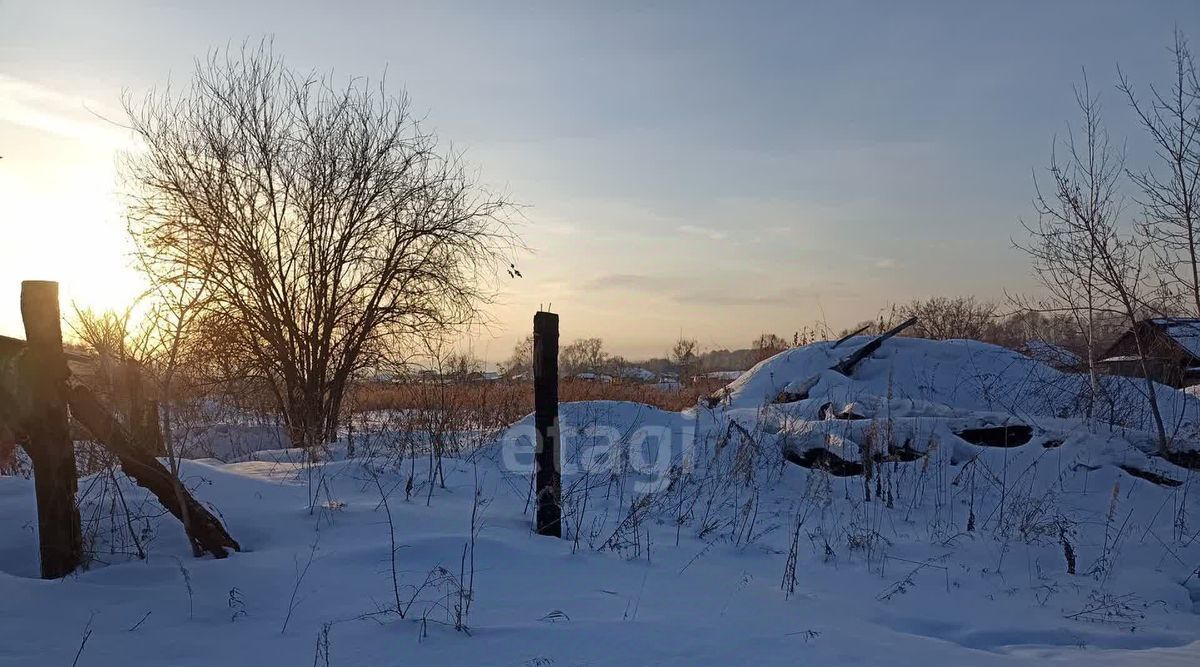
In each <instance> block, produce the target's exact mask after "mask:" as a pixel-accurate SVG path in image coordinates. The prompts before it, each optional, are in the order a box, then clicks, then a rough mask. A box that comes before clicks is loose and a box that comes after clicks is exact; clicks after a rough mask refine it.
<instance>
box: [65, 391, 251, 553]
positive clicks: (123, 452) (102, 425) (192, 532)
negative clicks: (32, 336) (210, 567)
mask: <svg viewBox="0 0 1200 667" xmlns="http://www.w3.org/2000/svg"><path fill="white" fill-rule="evenodd" d="M67 404H68V405H69V406H70V408H71V415H72V416H73V417H75V419H77V420H78V421H79V423H81V424H83V426H84V427H85V428H87V430H88V431H90V432H91V434H92V436H93V437H94V438H96V440H98V441H99V442H100V444H102V445H104V447H105V448H107V449H108V450H109V451H111V452H112V453H113V454H115V455H116V456H117V460H118V461H119V462H120V464H121V470H122V471H123V472H124V473H125V474H126V475H127V476H128V477H129V478H130V479H132V480H133V481H134V482H135V483H137V485H138V486H140V487H142V488H145V489H147V490H148V491H150V492H151V493H153V494H154V496H155V497H156V498H158V502H159V503H161V504H162V506H163V507H164V508H166V509H167V511H169V512H170V513H171V514H173V515H175V518H177V519H179V520H180V521H181V522H182V523H183V525H184V528H185V530H186V531H187V534H188V539H189V540H190V541H191V543H192V549H193V552H194V553H196V554H197V555H199V554H203V553H210V554H212V555H213V556H214V557H216V558H225V557H226V556H228V555H229V550H233V551H241V550H242V548H241V546H240V545H239V544H238V543H237V541H236V540H234V539H233V538H232V537H231V536H230V535H229V533H228V532H227V531H226V530H225V526H223V525H221V522H220V521H219V520H218V519H217V518H216V517H215V516H213V515H212V513H211V512H209V511H208V509H207V508H205V507H204V506H203V505H201V504H200V503H199V502H198V501H197V500H196V499H195V498H194V497H192V495H191V494H190V493H188V491H187V489H185V488H183V485H182V484H181V483H180V482H179V480H177V479H176V478H175V476H174V475H172V474H171V472H170V471H169V470H167V468H166V467H165V466H164V465H163V464H162V463H161V462H159V460H158V459H157V458H155V456H154V455H153V453H151V452H150V451H147V450H146V448H144V447H142V446H141V443H138V442H136V441H135V440H134V438H133V436H131V435H130V434H129V431H127V430H126V429H125V427H124V426H122V425H121V423H120V422H118V421H117V420H116V419H115V418H114V417H113V416H112V412H111V411H110V410H108V409H106V408H105V407H104V405H103V404H102V403H101V402H100V399H98V398H96V395H95V394H93V393H92V391H91V390H90V389H88V388H87V387H85V386H83V385H81V384H76V385H74V386H72V387H70V388H69V389H68V391H67Z"/></svg>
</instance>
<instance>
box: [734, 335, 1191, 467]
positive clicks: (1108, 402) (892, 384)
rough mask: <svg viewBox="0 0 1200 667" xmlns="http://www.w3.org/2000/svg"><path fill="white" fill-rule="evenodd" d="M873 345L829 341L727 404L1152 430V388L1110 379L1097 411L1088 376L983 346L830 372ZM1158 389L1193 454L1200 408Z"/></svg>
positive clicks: (890, 354)
mask: <svg viewBox="0 0 1200 667" xmlns="http://www.w3.org/2000/svg"><path fill="white" fill-rule="evenodd" d="M869 340H870V338H869V337H865V336H860V337H856V338H852V339H850V340H848V341H846V342H845V343H843V344H842V345H840V346H838V347H836V348H835V347H834V343H832V342H821V343H813V344H811V345H806V346H804V347H799V348H794V349H791V350H786V351H784V352H781V353H779V354H777V355H775V356H773V357H771V358H769V359H767V360H765V361H763V362H761V363H759V364H758V365H757V366H755V367H754V368H752V369H750V370H749V371H747V372H746V373H745V374H744V375H743V376H742V377H741V378H739V379H738V380H737V381H735V382H733V383H732V384H731V385H730V386H729V387H728V388H727V390H726V393H725V395H726V398H725V402H726V405H728V406H729V407H733V408H755V407H761V406H763V405H769V404H791V407H792V408H793V411H794V412H795V413H796V414H798V415H803V416H806V417H808V418H810V419H812V418H817V417H818V416H819V415H818V412H819V409H820V407H821V406H823V405H824V404H825V403H827V402H830V403H833V404H834V405H837V406H846V405H850V404H853V405H855V406H856V407H858V408H859V409H861V410H865V411H866V412H869V413H870V414H862V415H861V416H864V417H885V416H888V417H922V416H929V417H951V416H960V417H962V416H968V415H970V414H973V413H988V415H989V416H995V415H999V416H1000V417H998V418H1001V419H1003V418H1004V417H1005V416H1007V417H1009V418H1011V420H1013V421H1021V422H1024V423H1029V424H1037V423H1039V422H1041V421H1044V420H1045V419H1047V418H1049V419H1066V418H1072V417H1077V416H1081V415H1084V414H1087V412H1088V411H1089V407H1090V411H1091V413H1092V414H1093V416H1094V417H1095V418H1096V420H1097V421H1098V422H1100V423H1103V424H1105V425H1107V426H1109V427H1112V428H1117V429H1128V430H1132V431H1140V432H1143V433H1148V432H1150V431H1152V430H1153V422H1152V415H1151V412H1150V410H1149V404H1148V401H1146V400H1145V383H1144V382H1143V381H1140V380H1135V379H1132V378H1125V377H1117V376H1102V377H1100V378H1098V381H1099V387H1100V391H1099V392H1098V394H1099V397H1098V398H1096V399H1094V400H1092V401H1091V405H1090V406H1089V400H1090V399H1089V396H1090V395H1091V394H1092V392H1091V391H1090V380H1089V378H1088V377H1087V376H1086V375H1084V374H1075V373H1067V372H1063V371H1060V370H1057V369H1055V368H1053V367H1051V366H1050V365H1048V364H1046V363H1043V362H1041V361H1038V360H1036V359H1032V358H1030V357H1027V356H1024V355H1021V354H1018V353H1016V352H1013V351H1011V350H1008V349H1005V348H1002V347H999V346H996V345H990V344H987V343H981V342H978V341H969V340H947V341H933V340H925V339H920V338H893V339H891V340H888V341H887V342H885V343H884V344H883V346H882V347H881V348H880V349H879V350H877V351H876V352H875V353H874V354H872V355H870V356H869V357H867V358H866V359H864V360H863V361H862V362H861V363H859V364H858V365H857V367H855V369H854V370H853V372H852V373H851V375H850V376H849V377H847V376H845V375H842V374H840V373H838V372H837V371H833V370H831V367H833V366H834V365H835V364H837V363H838V362H839V361H840V360H841V359H843V358H845V357H847V356H849V355H850V354H852V353H853V352H854V351H855V350H856V349H858V348H859V347H861V346H862V345H865V344H866V343H867V342H868V341H869ZM1154 391H1155V394H1156V396H1157V398H1158V403H1159V409H1160V410H1161V411H1162V413H1163V420H1164V422H1165V423H1166V424H1167V427H1168V429H1169V430H1170V435H1172V436H1173V439H1174V440H1175V441H1177V442H1180V443H1182V444H1183V446H1185V447H1188V448H1190V447H1191V445H1189V444H1188V443H1190V442H1193V441H1195V440H1196V439H1197V436H1198V435H1200V400H1197V399H1196V397H1195V396H1192V395H1190V394H1187V393H1185V392H1182V391H1178V390H1176V389H1174V388H1172V387H1168V386H1166V385H1160V384H1155V385H1154ZM1135 437H1136V436H1135Z"/></svg>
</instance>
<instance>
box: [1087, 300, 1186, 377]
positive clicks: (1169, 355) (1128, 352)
mask: <svg viewBox="0 0 1200 667" xmlns="http://www.w3.org/2000/svg"><path fill="white" fill-rule="evenodd" d="M1134 332H1135V330H1134V329H1131V330H1129V331H1126V332H1125V333H1124V334H1122V335H1121V337H1120V338H1118V339H1117V340H1116V342H1115V343H1113V344H1112V345H1111V346H1110V347H1109V348H1108V351H1107V352H1105V353H1104V355H1103V357H1102V358H1101V359H1100V362H1099V363H1100V366H1101V367H1103V368H1104V369H1105V370H1106V371H1108V372H1109V373H1113V374H1115V375H1125V376H1129V377H1142V362H1141V357H1140V356H1139V354H1138V346H1137V340H1136V339H1135V337H1134ZM1136 332H1137V334H1138V336H1137V338H1140V339H1141V342H1142V346H1143V348H1144V350H1145V356H1146V366H1147V370H1148V371H1149V375H1150V379H1152V380H1155V381H1156V382H1161V383H1163V384H1166V385H1170V386H1172V387H1187V386H1191V385H1194V384H1200V319H1196V318H1187V317H1156V318H1151V319H1148V320H1142V321H1141V322H1138V323H1137V329H1136Z"/></svg>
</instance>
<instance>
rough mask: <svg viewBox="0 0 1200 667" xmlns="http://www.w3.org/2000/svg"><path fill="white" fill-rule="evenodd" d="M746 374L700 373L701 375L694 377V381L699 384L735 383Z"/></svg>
mask: <svg viewBox="0 0 1200 667" xmlns="http://www.w3.org/2000/svg"><path fill="white" fill-rule="evenodd" d="M745 372H746V371H709V372H707V373H700V374H699V375H695V376H693V377H692V381H693V382H698V381H701V380H722V381H725V382H733V381H734V380H736V379H738V378H740V377H741V376H742V373H745Z"/></svg>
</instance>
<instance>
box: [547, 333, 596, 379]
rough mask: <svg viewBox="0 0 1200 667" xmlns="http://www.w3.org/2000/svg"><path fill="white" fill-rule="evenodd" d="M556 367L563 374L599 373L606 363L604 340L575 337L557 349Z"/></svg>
mask: <svg viewBox="0 0 1200 667" xmlns="http://www.w3.org/2000/svg"><path fill="white" fill-rule="evenodd" d="M558 357H559V362H558V367H559V369H561V371H562V374H564V375H575V374H577V373H583V372H585V371H586V372H592V373H600V372H602V371H603V370H604V369H605V367H606V366H607V365H608V353H607V352H605V351H604V341H603V340H601V339H599V338H577V339H576V340H575V341H574V342H572V343H571V344H570V345H566V346H564V347H563V348H562V350H560V351H559V354H558Z"/></svg>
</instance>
